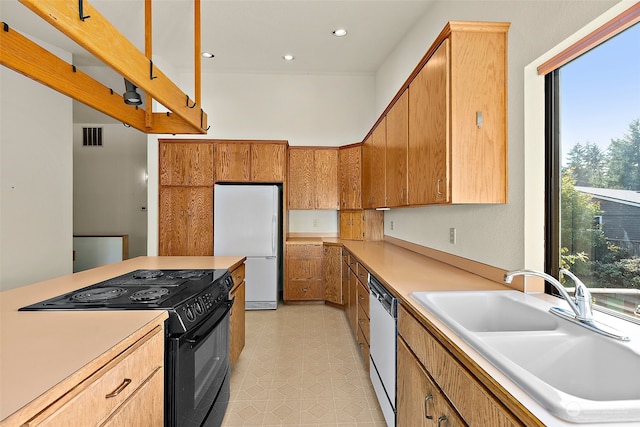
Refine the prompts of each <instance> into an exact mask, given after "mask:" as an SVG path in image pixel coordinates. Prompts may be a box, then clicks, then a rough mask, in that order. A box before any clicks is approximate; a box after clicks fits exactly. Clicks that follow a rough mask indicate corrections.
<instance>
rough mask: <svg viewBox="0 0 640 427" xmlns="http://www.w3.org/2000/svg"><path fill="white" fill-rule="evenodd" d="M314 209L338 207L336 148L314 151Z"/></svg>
mask: <svg viewBox="0 0 640 427" xmlns="http://www.w3.org/2000/svg"><path fill="white" fill-rule="evenodd" d="M314 169H315V174H314V183H315V193H316V202H315V208H316V209H339V208H340V206H339V203H338V149H337V148H332V149H323V150H315V151H314Z"/></svg>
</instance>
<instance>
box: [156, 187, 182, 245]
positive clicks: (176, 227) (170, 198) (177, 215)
mask: <svg viewBox="0 0 640 427" xmlns="http://www.w3.org/2000/svg"><path fill="white" fill-rule="evenodd" d="M188 198H189V188H188V187H160V201H159V216H158V221H159V225H160V226H159V236H158V239H159V242H158V254H159V255H161V256H172V255H173V256H175V255H186V254H187V242H188V237H187V236H188V232H187V222H188V221H187V218H188Z"/></svg>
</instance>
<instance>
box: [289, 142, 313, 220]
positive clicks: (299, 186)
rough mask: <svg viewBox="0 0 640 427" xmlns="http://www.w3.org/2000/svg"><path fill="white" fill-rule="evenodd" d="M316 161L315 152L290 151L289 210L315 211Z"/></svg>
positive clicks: (300, 149) (303, 150)
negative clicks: (314, 181) (314, 158)
mask: <svg viewBox="0 0 640 427" xmlns="http://www.w3.org/2000/svg"><path fill="white" fill-rule="evenodd" d="M314 172H315V168H314V160H313V150H310V149H304V148H290V149H289V174H288V175H287V184H288V189H289V190H288V195H289V198H288V203H287V204H288V206H289V209H314V207H315V193H314V183H313V180H314V177H313V175H314Z"/></svg>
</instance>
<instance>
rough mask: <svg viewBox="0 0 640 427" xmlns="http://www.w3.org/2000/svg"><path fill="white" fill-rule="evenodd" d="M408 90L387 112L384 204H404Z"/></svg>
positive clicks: (405, 197) (407, 134) (405, 198)
mask: <svg viewBox="0 0 640 427" xmlns="http://www.w3.org/2000/svg"><path fill="white" fill-rule="evenodd" d="M408 142H409V92H408V90H405V91H404V93H403V94H402V96H401V97H400V98H399V99H398V100H397V101H396V103H395V104H394V105H393V107H391V109H390V110H389V112H388V113H387V148H386V180H385V183H386V184H385V188H386V201H387V202H386V206H388V207H394V206H406V205H407V204H408V203H409V202H408V197H407V184H408V182H407V149H408Z"/></svg>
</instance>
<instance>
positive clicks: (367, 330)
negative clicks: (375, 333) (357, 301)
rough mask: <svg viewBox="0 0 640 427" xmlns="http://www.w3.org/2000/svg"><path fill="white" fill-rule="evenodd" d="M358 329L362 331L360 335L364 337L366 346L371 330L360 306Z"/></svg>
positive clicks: (367, 317)
mask: <svg viewBox="0 0 640 427" xmlns="http://www.w3.org/2000/svg"><path fill="white" fill-rule="evenodd" d="M358 327H359V328H360V329H361V330H362V334H363V335H364V339H365V341H366V342H367V345H369V343H370V342H371V340H370V338H369V337H370V336H371V334H370V331H371V328H370V326H369V316H368V315H367V314H366V313H365V312H364V309H363V308H362V306H361V305H359V306H358Z"/></svg>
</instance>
